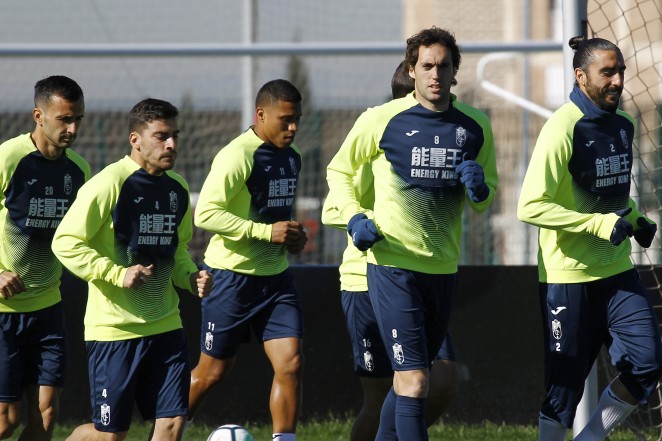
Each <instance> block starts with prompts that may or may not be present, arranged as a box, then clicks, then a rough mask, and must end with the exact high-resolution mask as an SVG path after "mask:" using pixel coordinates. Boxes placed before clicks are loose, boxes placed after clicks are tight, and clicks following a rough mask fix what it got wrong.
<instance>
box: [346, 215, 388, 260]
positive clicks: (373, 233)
mask: <svg viewBox="0 0 662 441" xmlns="http://www.w3.org/2000/svg"><path fill="white" fill-rule="evenodd" d="M347 232H348V233H349V235H350V236H351V238H352V242H353V243H354V246H355V247H356V248H358V249H359V250H361V251H366V250H367V249H368V248H370V247H371V246H373V245H374V244H375V242H379V241H380V240H382V239H383V238H384V236H382V235H381V234H379V231H378V230H377V225H375V223H374V222H373V221H372V219H368V217H367V216H366V215H365V214H363V213H357V214H355V215H354V216H352V218H351V219H350V220H349V222H348V223H347Z"/></svg>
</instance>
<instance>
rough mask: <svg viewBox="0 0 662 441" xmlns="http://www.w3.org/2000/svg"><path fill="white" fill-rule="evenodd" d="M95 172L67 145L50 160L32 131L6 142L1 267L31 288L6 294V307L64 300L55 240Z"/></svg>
mask: <svg viewBox="0 0 662 441" xmlns="http://www.w3.org/2000/svg"><path fill="white" fill-rule="evenodd" d="M89 177H90V166H89V164H88V163H87V161H85V159H83V158H82V157H81V156H80V155H78V154H77V153H75V152H74V151H72V150H71V149H68V148H67V149H65V150H64V154H63V155H62V156H61V157H60V158H58V159H48V158H46V157H45V156H43V155H42V154H41V152H39V150H38V149H37V148H36V147H35V145H34V144H33V142H32V139H31V136H30V134H29V133H26V134H24V135H20V136H17V137H16V138H13V139H10V140H8V141H6V142H4V143H3V144H2V145H0V272H2V271H12V272H15V273H17V274H18V275H19V276H20V277H21V279H22V280H23V284H24V285H25V288H26V290H27V291H25V292H22V293H20V294H17V295H15V296H13V297H11V298H9V299H6V300H5V299H2V298H0V312H30V311H37V310H40V309H44V308H47V307H49V306H52V305H54V304H56V303H58V302H59V301H60V300H61V296H60V289H59V288H60V278H61V276H62V265H61V264H60V262H59V261H58V260H57V259H56V258H55V256H54V255H53V252H52V251H51V241H52V240H53V234H54V233H55V229H56V228H57V226H58V224H59V223H60V220H61V219H62V217H63V216H64V215H65V213H66V212H67V210H68V209H69V207H70V206H71V204H72V202H73V201H74V199H75V198H76V194H77V193H78V189H79V188H80V187H81V186H82V185H83V183H84V182H85V181H86V180H87V179H89Z"/></svg>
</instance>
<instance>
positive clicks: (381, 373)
mask: <svg viewBox="0 0 662 441" xmlns="http://www.w3.org/2000/svg"><path fill="white" fill-rule="evenodd" d="M340 299H341V303H342V309H343V312H344V313H345V323H346V325H347V332H348V333H349V338H350V341H351V345H352V355H353V357H354V372H355V373H356V374H357V375H358V376H360V377H372V378H387V377H390V376H392V375H393V369H392V368H391V359H390V357H389V355H388V353H387V352H386V349H385V348H384V343H382V338H381V335H380V333H379V326H378V325H377V320H376V319H375V312H374V311H373V309H372V302H370V295H369V294H368V291H342V292H341V294H340ZM436 359H437V360H455V349H454V348H453V343H452V341H451V336H450V335H449V334H446V338H445V339H444V342H443V343H442V345H441V349H439V352H438V353H437V357H436Z"/></svg>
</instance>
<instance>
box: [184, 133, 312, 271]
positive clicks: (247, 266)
mask: <svg viewBox="0 0 662 441" xmlns="http://www.w3.org/2000/svg"><path fill="white" fill-rule="evenodd" d="M300 170H301V154H300V152H299V150H298V149H297V148H296V147H295V146H294V145H291V146H290V147H287V148H282V149H281V148H277V147H274V146H272V145H269V144H266V143H265V142H264V141H262V139H260V138H259V137H258V136H257V135H256V134H255V132H254V131H253V130H252V128H250V129H248V130H247V131H245V132H244V133H243V134H241V135H240V136H238V137H237V138H235V139H234V140H233V141H232V142H230V144H228V145H227V146H225V147H224V148H222V149H221V150H220V151H219V152H218V154H217V155H216V157H215V158H214V161H213V163H212V166H211V171H210V172H209V175H208V176H207V179H206V180H205V182H204V184H203V185H202V190H201V191H200V196H199V198H198V203H197V205H196V208H195V224H196V225H197V226H198V227H200V228H202V229H204V230H207V231H210V232H212V233H214V235H213V236H212V238H211V240H210V242H209V246H208V247H207V250H206V252H205V263H206V264H207V265H209V266H210V267H212V268H221V269H226V270H230V271H235V272H238V273H243V274H253V275H258V276H268V275H274V274H278V273H281V272H283V271H285V270H286V269H287V266H288V263H287V256H286V255H285V247H284V246H283V245H281V244H274V243H271V229H272V224H274V223H276V222H279V221H289V220H291V219H292V209H293V207H294V197H295V194H296V189H297V182H298V178H299V171H300Z"/></svg>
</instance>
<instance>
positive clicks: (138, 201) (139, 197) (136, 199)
mask: <svg viewBox="0 0 662 441" xmlns="http://www.w3.org/2000/svg"><path fill="white" fill-rule="evenodd" d="M143 199H145V198H144V197H142V196H138V197H137V198H135V199H134V200H133V202H135V203H136V204H138V203H140V201H142V200H143Z"/></svg>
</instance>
